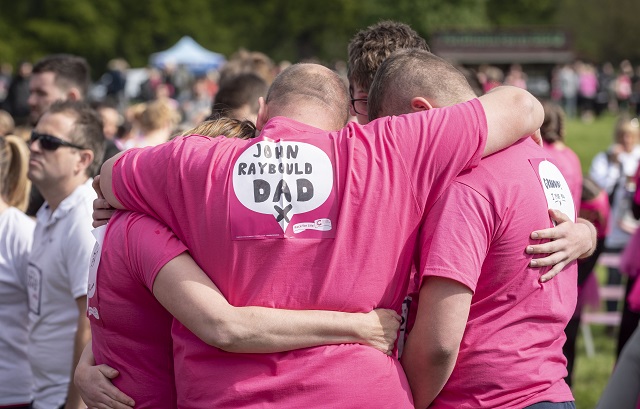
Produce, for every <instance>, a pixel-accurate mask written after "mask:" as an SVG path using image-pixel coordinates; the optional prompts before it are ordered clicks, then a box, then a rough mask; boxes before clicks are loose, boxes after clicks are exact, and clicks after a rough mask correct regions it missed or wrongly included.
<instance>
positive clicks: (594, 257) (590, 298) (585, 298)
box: [562, 176, 610, 386]
mask: <svg viewBox="0 0 640 409" xmlns="http://www.w3.org/2000/svg"><path fill="white" fill-rule="evenodd" d="M609 213H610V207H609V197H608V196H607V192H606V191H605V190H604V189H602V188H601V187H600V186H598V185H597V184H596V183H595V182H594V181H593V180H591V178H590V177H589V176H587V177H585V178H584V179H583V181H582V194H581V197H580V213H579V214H580V217H582V218H584V219H586V220H589V221H590V222H591V223H592V224H593V225H594V226H595V228H596V232H597V235H596V238H597V243H596V249H595V251H594V252H593V254H591V255H590V256H589V257H587V258H584V259H582V260H578V303H577V305H576V310H575V312H574V314H573V316H572V317H571V320H570V321H569V323H568V324H567V328H565V331H564V332H565V335H566V336H567V341H566V342H565V344H564V346H563V347H562V351H563V353H564V356H565V357H566V358H567V376H566V377H565V381H566V382H567V385H569V386H571V385H572V384H573V369H574V366H575V359H576V355H575V351H576V339H577V337H578V329H579V328H580V321H581V317H582V310H583V308H584V307H585V306H587V305H590V306H593V307H595V308H597V307H599V305H600V299H599V297H598V282H597V280H596V276H595V274H592V273H593V269H594V267H595V265H596V262H597V261H598V257H599V256H600V254H601V253H602V251H603V249H604V240H605V237H606V236H607V233H608V231H609V229H608V223H609Z"/></svg>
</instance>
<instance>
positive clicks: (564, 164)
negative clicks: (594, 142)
mask: <svg viewBox="0 0 640 409" xmlns="http://www.w3.org/2000/svg"><path fill="white" fill-rule="evenodd" d="M544 149H545V150H546V151H547V152H549V153H551V155H553V158H555V159H556V161H555V163H556V164H557V165H558V168H559V169H560V171H561V172H562V174H563V175H564V178H565V179H566V180H567V183H568V184H569V190H571V195H573V203H574V204H575V205H576V211H578V210H579V209H580V198H581V197H582V166H581V165H580V158H578V155H576V153H575V152H574V151H572V150H571V149H570V148H569V147H568V146H565V147H563V148H562V149H557V148H555V147H554V146H553V145H550V144H548V143H546V142H545V144H544Z"/></svg>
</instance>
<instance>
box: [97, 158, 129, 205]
mask: <svg viewBox="0 0 640 409" xmlns="http://www.w3.org/2000/svg"><path fill="white" fill-rule="evenodd" d="M124 153H125V152H120V153H119V154H117V155H115V156H113V157H111V158H109V159H108V160H107V161H106V162H105V163H104V164H103V165H102V168H101V170H100V190H101V191H102V194H103V195H104V198H105V199H106V200H107V201H108V202H109V204H110V205H111V206H113V207H114V208H116V209H124V206H122V203H120V201H119V200H118V198H116V195H115V194H114V192H113V186H112V181H113V166H114V164H115V163H116V162H117V161H118V159H120V157H121V156H122V155H123V154H124Z"/></svg>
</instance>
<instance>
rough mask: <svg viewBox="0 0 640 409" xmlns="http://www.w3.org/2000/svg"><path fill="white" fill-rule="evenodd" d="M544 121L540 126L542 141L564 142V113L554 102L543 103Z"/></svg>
mask: <svg viewBox="0 0 640 409" xmlns="http://www.w3.org/2000/svg"><path fill="white" fill-rule="evenodd" d="M542 108H543V109H544V121H543V122H542V126H540V135H541V136H542V140H543V141H545V142H547V143H554V142H558V141H564V111H563V110H562V108H561V107H560V105H558V104H557V103H555V102H553V101H543V102H542Z"/></svg>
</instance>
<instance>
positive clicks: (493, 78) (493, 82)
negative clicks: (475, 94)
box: [480, 65, 526, 93]
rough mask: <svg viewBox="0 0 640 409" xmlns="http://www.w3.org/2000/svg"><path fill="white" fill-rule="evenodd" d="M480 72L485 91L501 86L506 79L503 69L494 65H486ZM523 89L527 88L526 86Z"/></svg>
mask: <svg viewBox="0 0 640 409" xmlns="http://www.w3.org/2000/svg"><path fill="white" fill-rule="evenodd" d="M480 73H481V77H480V82H482V89H483V91H484V92H485V93H487V92H489V91H491V90H492V89H494V88H495V87H499V86H500V85H502V82H503V81H504V73H503V72H502V70H501V69H500V68H498V67H495V66H493V65H489V66H484V67H483V69H481V70H480ZM523 89H526V87H525V88H523Z"/></svg>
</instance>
